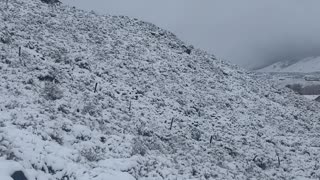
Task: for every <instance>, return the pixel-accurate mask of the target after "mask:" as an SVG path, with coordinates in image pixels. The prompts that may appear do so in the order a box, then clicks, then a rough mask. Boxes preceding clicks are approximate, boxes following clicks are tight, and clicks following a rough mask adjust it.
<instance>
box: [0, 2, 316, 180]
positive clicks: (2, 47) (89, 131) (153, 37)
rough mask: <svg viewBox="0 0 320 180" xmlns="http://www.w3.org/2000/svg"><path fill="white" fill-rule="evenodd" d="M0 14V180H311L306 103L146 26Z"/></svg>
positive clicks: (35, 11) (23, 7) (74, 15)
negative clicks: (15, 178) (22, 179)
mask: <svg viewBox="0 0 320 180" xmlns="http://www.w3.org/2000/svg"><path fill="white" fill-rule="evenodd" d="M4 4H5V2H4V1H0V10H1V14H0V21H1V23H0V30H1V31H0V38H1V40H0V71H1V73H0V157H1V158H0V177H1V178H2V179H10V177H9V176H10V175H11V174H12V173H13V171H16V170H19V171H21V172H23V173H25V176H26V177H28V180H35V179H37V180H49V179H54V180H134V179H137V180H187V179H190V180H191V179H194V180H195V179H197V180H198V179H200V180H202V179H203V180H205V179H303V178H304V179H308V178H309V179H317V178H319V177H320V170H319V169H320V163H319V159H320V154H319V152H320V137H319V136H320V134H319V133H320V121H319V119H320V115H319V104H318V103H312V102H309V101H307V100H306V99H304V98H303V97H300V96H297V95H295V94H294V93H293V92H291V91H290V90H289V89H283V88H282V89H279V88H277V87H275V86H273V85H271V84H269V83H267V82H258V81H257V80H255V79H254V78H251V76H249V75H248V73H247V72H245V71H243V70H242V69H239V68H238V67H236V66H233V65H230V64H229V63H227V62H224V61H220V60H217V59H216V58H215V57H214V56H213V55H210V54H208V53H206V52H204V51H201V50H198V49H194V48H192V47H191V46H188V45H186V44H184V43H183V42H181V41H180V40H179V39H177V37H176V36H175V35H173V34H172V33H170V32H168V31H165V30H162V29H160V28H158V27H156V26H154V25H152V24H150V23H146V22H141V21H139V20H137V19H131V18H128V17H124V16H100V15H96V14H95V13H93V12H85V11H81V10H77V9H75V8H71V7H66V6H61V7H57V8H56V10H54V12H52V10H51V9H50V8H49V7H48V6H47V5H45V4H43V3H41V2H40V0H12V1H9V7H8V9H5V7H6V6H5V5H4ZM20 48H21V51H20V53H19V49H20ZM10 167H12V168H10Z"/></svg>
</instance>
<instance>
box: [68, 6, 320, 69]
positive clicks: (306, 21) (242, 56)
mask: <svg viewBox="0 0 320 180" xmlns="http://www.w3.org/2000/svg"><path fill="white" fill-rule="evenodd" d="M63 2H65V3H67V4H70V5H73V6H76V7H78V8H81V9H86V10H95V11H97V12H99V13H102V14H112V15H128V16H131V17H136V18H139V19H141V20H145V21H149V22H152V23H154V24H156V25H158V26H160V27H162V28H165V29H168V30H170V31H172V32H174V33H175V34H177V35H178V37H180V38H181V39H182V40H184V41H185V42H187V43H190V44H193V45H195V46H196V47H199V48H202V49H205V50H207V51H209V52H211V53H213V54H215V55H216V56H217V57H220V58H222V59H227V60H229V61H231V62H234V63H236V64H239V65H242V66H244V67H247V68H249V67H250V68H252V67H256V66H261V65H264V64H268V63H269V64H270V63H271V62H274V61H278V60H282V59H299V58H304V57H309V56H320V23H319V18H320V10H319V9H320V1H319V0H305V1H304V0H241V1H239V0H63Z"/></svg>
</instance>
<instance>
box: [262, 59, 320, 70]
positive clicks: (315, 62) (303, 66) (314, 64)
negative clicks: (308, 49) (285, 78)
mask: <svg viewBox="0 0 320 180" xmlns="http://www.w3.org/2000/svg"><path fill="white" fill-rule="evenodd" d="M258 72H299V73H311V72H320V57H309V58H305V59H302V60H300V61H295V62H291V61H280V62H276V63H274V64H272V65H270V66H267V67H265V68H262V69H259V70H258Z"/></svg>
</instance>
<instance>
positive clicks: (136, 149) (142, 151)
mask: <svg viewBox="0 0 320 180" xmlns="http://www.w3.org/2000/svg"><path fill="white" fill-rule="evenodd" d="M147 152H148V147H147V146H146V145H145V142H144V140H143V139H142V138H141V137H136V138H134V139H133V142H132V151H131V155H141V156H145V155H146V154H147Z"/></svg>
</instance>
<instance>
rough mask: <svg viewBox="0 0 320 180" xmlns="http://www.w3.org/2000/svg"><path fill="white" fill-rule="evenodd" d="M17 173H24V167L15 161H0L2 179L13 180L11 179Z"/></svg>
mask: <svg viewBox="0 0 320 180" xmlns="http://www.w3.org/2000/svg"><path fill="white" fill-rule="evenodd" d="M15 171H23V167H22V166H21V165H20V164H18V163H17V162H14V161H6V160H3V159H0V179H1V180H12V178H11V177H10V176H11V175H12V174H13V173H14V172H15Z"/></svg>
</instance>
